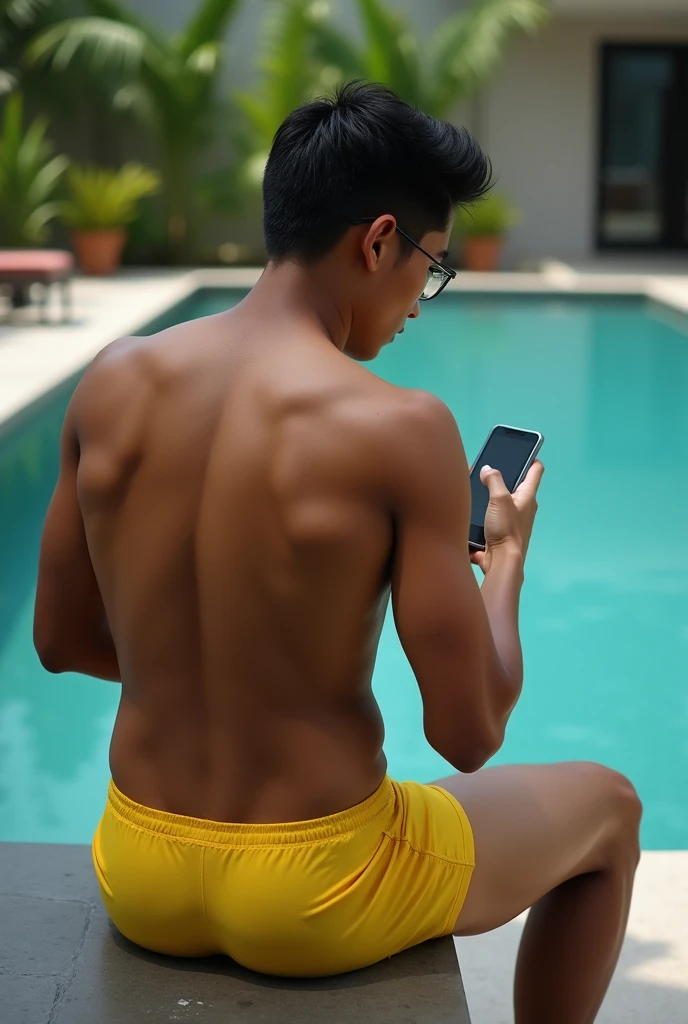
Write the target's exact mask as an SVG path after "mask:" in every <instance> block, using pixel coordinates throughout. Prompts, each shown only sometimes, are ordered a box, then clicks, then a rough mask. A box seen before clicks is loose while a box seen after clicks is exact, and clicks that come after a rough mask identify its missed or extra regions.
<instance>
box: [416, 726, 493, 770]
mask: <svg viewBox="0 0 688 1024" xmlns="http://www.w3.org/2000/svg"><path fill="white" fill-rule="evenodd" d="M426 736H427V739H428V742H429V743H430V745H431V746H432V747H433V749H434V750H436V751H437V753H438V754H439V755H440V756H441V757H443V758H444V759H445V761H448V762H449V764H450V765H451V766H452V768H455V769H456V770H457V772H461V773H462V774H464V775H472V774H473V773H474V772H477V771H478V770H479V769H480V768H484V766H485V765H486V764H487V762H488V761H489V760H490V758H492V757H494V755H495V754H496V753H497V751H498V750H499V749H500V747H501V746H502V743H503V742H504V736H503V735H502V736H499V735H498V734H497V731H496V730H495V731H493V730H487V729H486V730H484V731H483V730H481V734H480V735H478V734H477V731H472V732H471V735H469V736H466V735H461V734H460V733H458V732H457V734H456V735H453V736H451V737H447V736H443V737H439V736H438V737H432V736H430V735H428V734H427V732H426Z"/></svg>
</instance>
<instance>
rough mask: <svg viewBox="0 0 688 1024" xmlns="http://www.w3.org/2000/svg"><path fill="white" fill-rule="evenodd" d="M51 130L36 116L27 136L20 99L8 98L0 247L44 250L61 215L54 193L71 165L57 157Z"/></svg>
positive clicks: (0, 142) (0, 160)
mask: <svg viewBox="0 0 688 1024" xmlns="http://www.w3.org/2000/svg"><path fill="white" fill-rule="evenodd" d="M47 128H48V124H47V120H46V119H45V118H43V117H37V118H36V119H35V120H34V121H32V123H31V124H30V125H29V127H28V128H27V129H26V131H24V117H23V100H22V97H21V96H20V94H19V93H14V94H13V95H12V96H10V97H9V98H8V99H7V101H6V103H5V110H4V117H3V121H2V129H1V131H0V245H5V246H23V245H40V244H41V243H42V242H44V241H45V240H46V238H47V234H48V230H47V229H48V225H49V223H50V222H51V221H52V220H53V219H54V218H55V217H56V216H57V215H58V213H59V212H60V203H59V201H58V200H57V199H56V191H57V187H58V185H59V183H60V180H61V178H62V176H63V175H64V173H65V171H66V169H67V165H68V160H67V158H66V157H64V156H55V155H54V154H53V147H52V145H51V144H50V143H49V142H48V140H47V139H46V132H47Z"/></svg>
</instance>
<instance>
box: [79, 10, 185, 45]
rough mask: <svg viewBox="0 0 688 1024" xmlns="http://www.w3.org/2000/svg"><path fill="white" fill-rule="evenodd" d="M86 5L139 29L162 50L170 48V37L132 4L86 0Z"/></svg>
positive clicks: (114, 19) (118, 21) (102, 14)
mask: <svg viewBox="0 0 688 1024" xmlns="http://www.w3.org/2000/svg"><path fill="white" fill-rule="evenodd" d="M86 6H87V7H88V9H89V10H90V11H93V14H94V15H95V16H96V17H99V18H108V19H109V20H110V21H115V22H117V23H118V24H120V25H128V26H129V28H135V29H138V31H139V32H141V34H142V35H144V36H145V37H146V38H147V39H149V40H150V42H151V43H153V44H154V45H155V46H157V47H158V48H159V49H160V50H168V49H169V41H168V37H167V36H166V35H165V33H164V32H161V31H160V30H159V29H158V27H157V26H156V25H155V23H154V22H152V21H148V19H147V18H143V17H142V16H141V15H140V14H139V13H138V12H137V11H136V10H135V9H134V8H133V7H132V6H130V5H129V4H127V3H123V2H122V0H86Z"/></svg>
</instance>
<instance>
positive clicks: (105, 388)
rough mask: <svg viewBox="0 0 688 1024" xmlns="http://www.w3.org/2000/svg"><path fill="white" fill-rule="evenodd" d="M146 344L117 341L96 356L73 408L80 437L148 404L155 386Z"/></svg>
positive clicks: (139, 340)
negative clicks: (124, 411)
mask: <svg viewBox="0 0 688 1024" xmlns="http://www.w3.org/2000/svg"><path fill="white" fill-rule="evenodd" d="M147 343H148V339H147V338H139V337H124V338H118V339H117V340H116V341H113V342H111V343H110V344H109V345H107V346H106V347H105V348H104V349H102V350H101V351H100V352H99V353H98V355H96V357H95V358H94V359H93V361H92V362H91V364H90V366H89V367H88V369H87V370H86V372H85V373H84V375H83V377H82V378H81V380H80V381H79V384H78V386H77V388H76V390H75V392H74V395H73V397H72V402H71V406H70V409H71V414H72V417H73V422H74V423H75V426H76V427H77V430H78V432H79V433H81V432H82V431H84V430H86V431H87V432H88V433H90V432H91V431H92V429H94V428H98V427H99V426H104V425H107V423H108V421H110V420H112V419H113V418H116V417H118V416H119V415H120V414H122V412H123V410H125V409H126V412H127V415H130V414H131V413H133V412H134V411H135V410H136V409H137V408H139V409H140V408H142V406H143V405H144V404H147V398H148V396H149V395H150V393H151V384H152V375H151V373H150V372H149V370H150V365H151V364H150V359H149V358H148V355H147V348H148V345H147Z"/></svg>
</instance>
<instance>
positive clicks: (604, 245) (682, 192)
mask: <svg viewBox="0 0 688 1024" xmlns="http://www.w3.org/2000/svg"><path fill="white" fill-rule="evenodd" d="M657 51H663V52H667V51H668V52H671V53H673V54H674V55H675V56H676V57H677V59H678V64H677V67H678V80H679V84H678V85H677V86H676V87H675V88H674V90H673V93H674V95H673V101H674V103H677V102H678V97H679V95H680V88H681V85H682V86H683V89H684V96H685V97H686V98H685V101H684V102H685V118H684V121H683V124H684V125H685V126H686V129H685V131H684V134H683V137H681V133H680V132H679V131H676V132H672V131H671V128H670V129H669V131H668V136H669V138H668V141H667V143H666V144H667V145H668V146H669V147H670V148H671V149H672V150H673V151H675V153H678V157H679V158H678V159H674V158H673V157H671V156H670V158H669V159H668V160H667V166H668V170H667V173H666V176H665V179H664V180H663V183H662V184H663V187H664V186H666V193H667V195H666V196H665V202H664V203H663V204H662V209H663V224H662V232H661V235H660V237H659V238H658V239H657V240H656V241H646V240H639V241H637V242H634V241H629V240H628V239H623V240H619V241H610V240H609V239H606V238H604V237H603V234H602V217H603V214H604V206H603V198H604V187H603V178H602V174H603V170H604V156H605V152H604V151H605V140H606V138H607V125H608V122H609V118H610V116H611V112H610V110H609V96H610V81H611V73H612V61H613V57H614V55H615V54H618V53H620V52H622V53H624V52H625V53H653V52H657ZM597 95H598V117H597V158H596V176H597V181H596V203H595V224H594V239H595V247H596V249H597V250H598V251H601V252H624V251H625V252H685V251H686V250H688V228H687V229H686V230H685V231H684V234H683V237H682V238H680V237H678V226H677V224H676V223H674V228H675V230H673V231H672V224H671V223H667V220H668V217H669V214H668V211H669V210H670V209H671V208H672V206H673V207H676V206H677V205H678V203H679V197H680V201H681V205H683V203H684V202H685V196H686V194H688V40H687V41H686V42H680V43H677V42H674V41H671V40H667V41H661V40H657V41H652V42H604V43H602V44H601V45H600V48H599V79H598V88H597ZM680 120H681V111H680V110H676V111H675V115H674V123H679V122H680ZM684 218H685V220H688V215H686V214H682V215H681V221H682V222H684V223H685V220H684Z"/></svg>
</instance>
